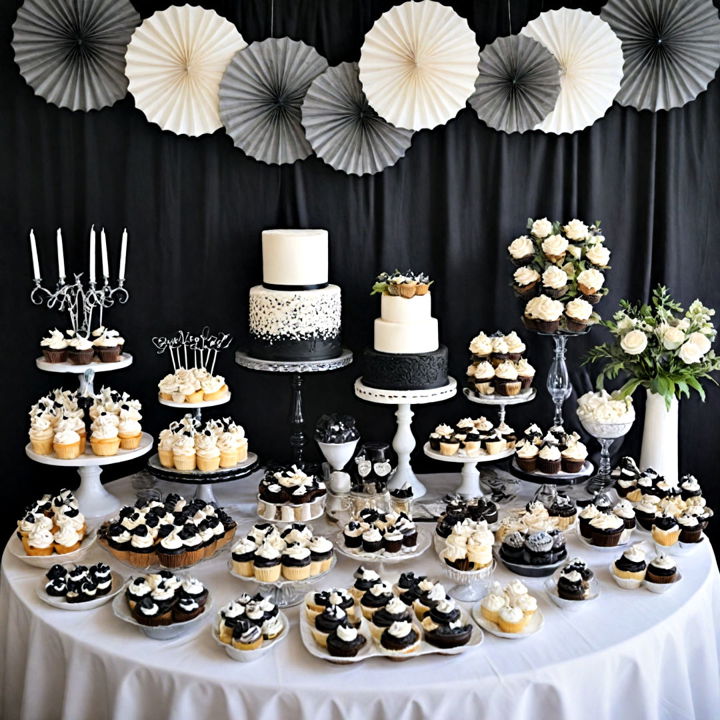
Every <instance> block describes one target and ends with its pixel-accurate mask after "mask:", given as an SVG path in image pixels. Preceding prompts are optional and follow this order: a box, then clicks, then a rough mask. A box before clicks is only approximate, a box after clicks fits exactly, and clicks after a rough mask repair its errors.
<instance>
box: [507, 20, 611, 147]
mask: <svg viewBox="0 0 720 720" xmlns="http://www.w3.org/2000/svg"><path fill="white" fill-rule="evenodd" d="M521 33H522V34H523V35H526V36H528V37H531V38H533V39H534V40H537V41H538V42H540V43H542V44H543V45H544V46H545V47H546V48H547V49H548V50H549V51H550V52H551V53H552V54H553V55H554V56H555V58H556V59H557V61H558V63H560V94H559V95H558V99H557V102H556V103H555V108H554V109H553V111H552V112H551V113H550V114H549V115H548V116H547V117H546V118H545V120H543V121H542V122H541V123H539V124H538V125H537V127H536V129H537V130H542V131H543V132H547V133H557V134H562V133H573V132H576V131H578V130H582V129H583V128H586V127H588V126H590V125H592V124H593V123H594V122H595V121H596V120H598V119H599V118H601V117H602V116H603V115H605V113H606V112H607V110H608V108H609V107H610V106H611V105H612V103H613V99H614V98H615V96H616V95H617V93H618V90H619V89H620V81H621V80H622V74H623V55H622V48H621V46H620V40H619V38H618V37H617V35H615V33H614V32H613V31H612V28H611V27H610V26H609V25H608V24H607V23H606V22H605V21H603V20H601V19H600V18H599V17H598V16H597V15H593V14H592V13H590V12H587V11H585V10H569V9H568V8H562V9H560V10H550V11H548V12H544V13H541V14H540V15H539V16H538V17H537V18H536V19H535V20H531V21H530V22H529V23H528V24H527V25H526V26H525V27H524V28H523V29H522V30H521Z"/></svg>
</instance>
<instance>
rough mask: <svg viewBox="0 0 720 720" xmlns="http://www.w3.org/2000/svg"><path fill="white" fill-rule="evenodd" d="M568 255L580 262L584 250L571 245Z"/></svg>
mask: <svg viewBox="0 0 720 720" xmlns="http://www.w3.org/2000/svg"><path fill="white" fill-rule="evenodd" d="M568 253H569V255H570V256H571V257H573V258H575V260H579V259H580V256H581V255H582V248H581V247H580V246H579V245H569V246H568Z"/></svg>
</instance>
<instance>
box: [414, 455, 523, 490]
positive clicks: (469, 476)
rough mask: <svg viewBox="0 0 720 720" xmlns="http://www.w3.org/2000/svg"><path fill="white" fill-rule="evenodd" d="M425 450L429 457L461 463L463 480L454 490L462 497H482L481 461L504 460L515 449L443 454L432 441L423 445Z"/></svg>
mask: <svg viewBox="0 0 720 720" xmlns="http://www.w3.org/2000/svg"><path fill="white" fill-rule="evenodd" d="M423 452H424V453H425V455H427V456H428V457H429V458H432V459H433V460H439V461H440V462H447V463H455V464H458V463H461V464H462V470H461V471H460V476H461V477H462V482H461V483H460V485H459V486H458V487H457V488H455V490H454V492H455V493H456V494H457V495H460V496H461V497H463V498H465V499H468V498H475V497H482V495H483V491H482V488H481V487H480V472H479V470H478V469H477V466H478V464H479V463H493V462H498V461H499V460H504V459H505V458H508V457H510V456H511V455H512V454H513V453H514V452H515V450H503V452H501V453H495V454H494V455H487V454H485V455H473V456H471V455H443V454H442V453H440V452H436V451H435V450H433V449H432V448H431V447H430V443H425V445H423Z"/></svg>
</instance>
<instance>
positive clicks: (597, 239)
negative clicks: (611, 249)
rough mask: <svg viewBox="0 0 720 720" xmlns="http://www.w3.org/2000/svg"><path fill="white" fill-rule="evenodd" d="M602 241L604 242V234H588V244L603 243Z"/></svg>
mask: <svg viewBox="0 0 720 720" xmlns="http://www.w3.org/2000/svg"><path fill="white" fill-rule="evenodd" d="M604 242H605V236H604V235H590V237H589V238H588V239H587V243H588V245H597V244H598V243H604Z"/></svg>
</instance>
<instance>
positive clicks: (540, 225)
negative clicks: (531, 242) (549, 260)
mask: <svg viewBox="0 0 720 720" xmlns="http://www.w3.org/2000/svg"><path fill="white" fill-rule="evenodd" d="M530 232H531V233H532V234H533V235H534V236H535V237H536V238H538V240H542V239H543V238H546V237H547V236H548V235H549V234H550V233H551V232H552V223H551V222H550V221H549V220H548V219H547V218H546V217H544V218H542V219H541V220H536V221H535V222H534V223H533V224H532V228H530Z"/></svg>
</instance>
